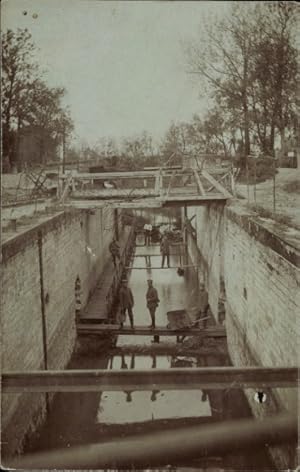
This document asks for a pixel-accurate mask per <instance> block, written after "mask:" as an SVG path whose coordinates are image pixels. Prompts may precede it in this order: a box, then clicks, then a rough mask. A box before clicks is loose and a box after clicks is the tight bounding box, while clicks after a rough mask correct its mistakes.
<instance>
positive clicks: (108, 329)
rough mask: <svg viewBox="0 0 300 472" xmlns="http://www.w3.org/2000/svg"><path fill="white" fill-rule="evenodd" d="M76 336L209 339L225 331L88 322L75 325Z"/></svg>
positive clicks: (213, 328)
mask: <svg viewBox="0 0 300 472" xmlns="http://www.w3.org/2000/svg"><path fill="white" fill-rule="evenodd" d="M77 332H78V334H98V335H99V334H102V335H105V334H107V335H118V336H120V335H126V336H128V335H131V336H200V337H211V338H220V337H221V338H225V337H226V331H225V328H224V327H223V326H212V327H208V328H206V329H200V328H184V329H182V328H181V329H170V328H167V327H165V326H158V327H156V328H150V327H146V326H135V327H134V328H131V327H129V326H124V327H123V328H121V327H120V325H114V324H112V325H108V324H100V323H91V322H90V323H89V322H88V320H86V322H84V323H78V324H77Z"/></svg>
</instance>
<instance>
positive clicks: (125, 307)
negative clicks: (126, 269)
mask: <svg viewBox="0 0 300 472" xmlns="http://www.w3.org/2000/svg"><path fill="white" fill-rule="evenodd" d="M119 299H120V308H121V315H122V321H121V328H123V322H124V320H125V319H126V311H127V312H128V316H129V321H130V326H131V328H132V329H133V328H134V324H133V312H132V308H133V305H134V298H133V294H132V291H131V289H130V288H129V287H128V284H127V280H126V279H123V280H122V285H121V288H120V292H119Z"/></svg>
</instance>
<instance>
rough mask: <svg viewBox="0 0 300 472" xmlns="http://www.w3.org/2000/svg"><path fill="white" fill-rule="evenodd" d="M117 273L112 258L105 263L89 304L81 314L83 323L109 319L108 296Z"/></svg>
mask: <svg viewBox="0 0 300 472" xmlns="http://www.w3.org/2000/svg"><path fill="white" fill-rule="evenodd" d="M114 274H115V268H114V266H113V263H112V261H111V260H109V261H108V262H107V264H106V265H105V268H104V271H103V274H102V276H101V278H100V280H99V282H98V284H97V287H96V289H95V291H94V292H93V294H92V296H91V298H90V300H89V302H88V304H87V306H86V307H85V309H84V310H83V312H82V313H81V316H80V321H81V322H82V323H85V322H92V320H95V321H98V322H99V321H105V320H107V319H108V310H107V303H106V296H107V294H108V292H109V290H110V287H111V285H112V282H113V278H114Z"/></svg>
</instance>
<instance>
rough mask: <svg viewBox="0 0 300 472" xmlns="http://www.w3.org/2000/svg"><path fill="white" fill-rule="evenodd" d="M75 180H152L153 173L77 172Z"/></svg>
mask: <svg viewBox="0 0 300 472" xmlns="http://www.w3.org/2000/svg"><path fill="white" fill-rule="evenodd" d="M68 175H69V174H62V175H61V176H60V178H61V179H66V178H68ZM73 178H74V179H75V180H86V179H88V180H90V179H93V180H111V179H113V180H117V179H146V178H153V171H145V170H143V171H128V172H95V173H93V172H79V173H77V174H75V173H74V174H73Z"/></svg>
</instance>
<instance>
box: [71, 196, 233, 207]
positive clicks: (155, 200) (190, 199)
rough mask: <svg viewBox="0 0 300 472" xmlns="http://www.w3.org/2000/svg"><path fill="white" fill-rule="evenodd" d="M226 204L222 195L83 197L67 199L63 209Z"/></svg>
mask: <svg viewBox="0 0 300 472" xmlns="http://www.w3.org/2000/svg"><path fill="white" fill-rule="evenodd" d="M211 202H216V203H220V204H223V203H226V198H225V197H224V196H223V195H205V196H199V195H195V196H194V195H179V196H174V195H171V196H170V195H168V196H167V197H166V198H165V197H150V198H135V199H134V200H133V201H126V198H125V197H123V198H122V200H121V199H110V200H106V199H104V198H100V199H96V198H95V199H91V197H87V198H86V199H85V198H84V196H82V197H80V199H72V197H71V198H69V200H68V201H66V202H65V203H64V206H65V207H72V208H78V209H83V210H88V209H91V210H92V209H97V208H103V207H105V206H109V207H110V208H128V209H139V208H162V207H163V208H165V207H181V206H183V205H186V206H199V205H206V204H207V203H211Z"/></svg>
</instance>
